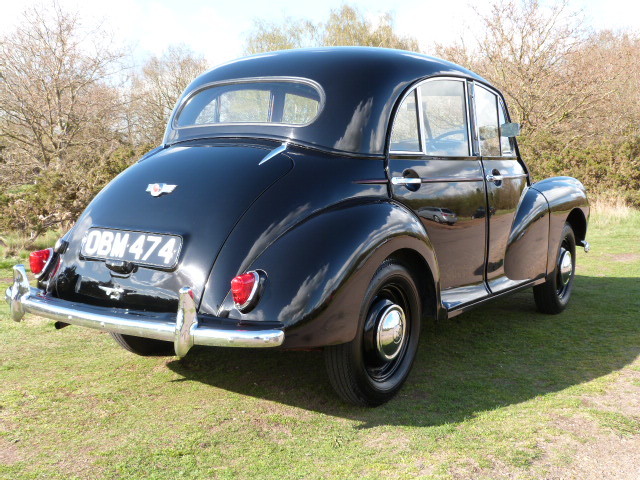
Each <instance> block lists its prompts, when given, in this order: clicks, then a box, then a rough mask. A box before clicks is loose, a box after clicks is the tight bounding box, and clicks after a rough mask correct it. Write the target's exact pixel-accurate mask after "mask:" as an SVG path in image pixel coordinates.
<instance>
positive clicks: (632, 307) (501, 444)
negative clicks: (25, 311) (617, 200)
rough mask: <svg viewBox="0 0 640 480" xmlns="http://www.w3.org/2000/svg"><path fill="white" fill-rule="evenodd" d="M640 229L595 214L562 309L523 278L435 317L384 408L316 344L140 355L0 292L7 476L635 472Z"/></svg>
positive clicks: (1, 471)
mask: <svg viewBox="0 0 640 480" xmlns="http://www.w3.org/2000/svg"><path fill="white" fill-rule="evenodd" d="M639 235H640V212H631V213H629V214H628V215H626V216H621V217H616V218H611V217H609V216H606V215H601V216H596V217H595V218H594V219H593V221H592V224H591V226H590V231H589V235H588V239H589V240H590V242H591V244H592V251H591V252H590V253H589V254H584V253H583V252H582V251H580V253H579V254H578V270H577V275H578V277H577V281H576V287H575V290H574V293H573V298H572V300H571V304H570V306H569V308H568V309H567V310H566V311H565V312H564V313H563V314H561V315H558V316H547V315H542V314H539V313H537V312H536V310H535V307H534V303H533V297H532V294H531V292H530V291H524V292H521V293H518V294H516V295H514V296H512V297H510V298H508V299H504V300H501V301H497V302H496V303H494V304H492V305H488V306H485V307H482V308H479V309H477V310H475V311H473V312H469V313H467V314H464V315H462V316H460V317H457V318H456V319H454V320H451V321H448V322H446V323H442V324H438V325H436V324H430V325H426V326H425V328H424V330H423V332H422V338H421V348H420V351H419V356H418V359H417V361H416V364H415V366H414V368H413V371H412V373H411V376H410V378H409V380H408V382H407V384H406V385H405V387H404V388H403V389H402V391H401V392H400V394H399V395H398V397H397V398H396V399H394V400H393V401H391V402H389V403H388V404H386V405H384V406H382V407H380V408H377V409H362V408H355V407H350V406H347V405H344V404H343V403H341V402H340V401H339V400H338V399H337V398H336V396H335V395H334V393H333V391H332V389H331V387H330V385H329V383H328V379H327V377H326V374H325V372H324V364H323V361H322V354H321V353H320V352H277V351H246V350H232V349H194V350H192V352H191V353H190V354H189V355H188V357H187V358H185V359H184V360H182V361H178V360H176V359H175V358H169V357H165V358H142V357H137V356H134V355H132V354H130V353H128V352H125V351H124V350H122V349H121V348H119V347H118V346H116V344H115V342H114V341H112V340H111V338H110V336H109V335H107V334H104V333H99V332H97V331H92V330H88V329H82V328H76V327H70V328H66V329H64V330H60V331H56V330H54V329H53V325H52V323H53V322H50V321H47V320H42V319H37V318H33V317H31V318H28V320H27V321H26V322H23V323H21V324H16V323H14V322H12V321H10V320H9V319H8V315H7V308H6V305H5V304H4V302H2V306H0V319H2V322H0V345H1V349H0V478H2V479H5V478H6V479H11V480H18V479H40V478H43V479H44V478H46V479H64V480H71V479H101V478H109V479H111V478H114V479H116V478H122V479H129V478H139V479H205V478H206V479H212V478H274V479H276V478H277V479H294V478H327V479H328V478H359V479H380V478H391V479H393V478H416V477H418V478H434V479H448V478H456V479H457V478H461V479H466V478H473V479H483V478H486V479H496V478H523V479H528V478H531V479H538V478H563V479H569V478H576V479H591V478H592V479H604V478H616V479H624V478H629V479H637V478H640V241H639V240H638V237H639ZM13 263H14V262H13V260H11V259H9V260H0V288H1V290H2V293H3V298H4V289H5V288H6V286H7V285H8V283H9V277H10V276H11V272H10V266H11V265H12V264H13Z"/></svg>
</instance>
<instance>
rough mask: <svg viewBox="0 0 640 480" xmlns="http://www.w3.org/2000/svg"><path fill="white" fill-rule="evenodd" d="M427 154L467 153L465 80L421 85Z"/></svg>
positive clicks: (431, 82)
mask: <svg viewBox="0 0 640 480" xmlns="http://www.w3.org/2000/svg"><path fill="white" fill-rule="evenodd" d="M420 96H421V101H422V117H423V118H422V124H423V127H424V132H425V135H426V139H425V146H426V154H427V155H442V156H455V157H460V156H462V157H463V156H468V155H469V135H468V128H467V108H466V100H465V98H466V97H465V83H464V82H461V81H457V80H433V81H429V82H426V83H424V84H423V85H421V86H420Z"/></svg>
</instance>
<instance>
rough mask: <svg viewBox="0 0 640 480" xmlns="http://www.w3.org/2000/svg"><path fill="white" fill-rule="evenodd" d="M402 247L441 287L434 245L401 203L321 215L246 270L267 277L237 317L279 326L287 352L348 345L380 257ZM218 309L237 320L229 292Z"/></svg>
mask: <svg viewBox="0 0 640 480" xmlns="http://www.w3.org/2000/svg"><path fill="white" fill-rule="evenodd" d="M403 249H409V250H413V251H415V252H417V253H418V254H419V255H420V256H421V257H422V258H423V259H424V260H425V262H426V263H427V265H428V268H429V269H430V270H431V274H432V275H433V277H434V278H433V280H434V282H435V284H436V285H438V284H437V282H438V269H437V263H436V259H435V255H434V251H433V247H432V245H431V242H430V241H429V239H428V237H427V234H426V232H425V230H424V227H423V226H422V224H421V223H420V221H419V220H418V219H417V218H416V217H415V216H414V215H413V214H412V213H411V212H410V211H408V210H407V209H406V208H405V207H404V206H402V205H400V204H398V203H395V202H393V201H389V200H381V199H379V198H375V199H359V200H355V201H348V202H344V203H342V204H338V205H335V206H333V207H330V208H328V209H325V210H322V211H321V212H319V213H316V214H314V215H313V216H311V217H309V218H307V219H305V220H304V221H303V222H301V223H299V224H298V225H296V226H295V227H294V228H292V229H290V230H289V231H288V232H286V233H285V234H284V235H282V236H281V237H279V238H278V239H277V240H276V241H275V242H274V243H272V244H271V245H270V246H269V247H268V248H267V249H266V250H265V251H264V252H263V253H262V254H261V255H260V256H259V257H258V258H256V259H255V260H254V261H253V262H252V264H251V265H250V267H249V268H250V269H252V270H262V271H264V272H266V276H267V280H266V284H265V287H264V290H263V292H264V293H263V295H262V298H261V299H260V302H259V303H258V305H257V306H256V308H255V309H254V310H252V311H251V312H249V313H247V314H245V315H242V318H243V319H246V320H248V321H251V320H253V321H260V320H262V321H265V320H266V321H275V320H277V321H278V322H280V323H281V324H283V325H284V327H285V344H284V346H285V347H296V348H300V347H319V346H325V345H332V344H339V343H344V342H348V341H351V340H352V339H353V338H354V337H355V334H356V331H357V327H358V319H359V318H360V310H361V304H362V300H363V298H364V296H365V293H366V291H367V288H368V286H369V283H370V281H371V278H373V275H374V274H375V272H376V270H377V268H378V267H379V266H380V265H381V264H382V262H383V261H384V260H385V258H387V257H388V256H390V255H391V254H393V253H394V252H396V251H398V250H403ZM435 290H436V292H438V291H439V289H438V288H436V289H435ZM438 304H439V299H438ZM222 307H223V308H222V309H223V310H228V311H229V316H230V317H236V315H238V316H240V314H239V312H237V310H235V309H234V308H233V303H232V301H231V298H230V295H228V296H227V298H225V300H224V302H223V306H222Z"/></svg>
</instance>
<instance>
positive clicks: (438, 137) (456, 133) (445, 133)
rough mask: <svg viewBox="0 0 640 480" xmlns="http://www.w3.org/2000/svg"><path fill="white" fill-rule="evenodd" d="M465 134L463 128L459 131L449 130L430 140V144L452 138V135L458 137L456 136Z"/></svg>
mask: <svg viewBox="0 0 640 480" xmlns="http://www.w3.org/2000/svg"><path fill="white" fill-rule="evenodd" d="M465 132H466V130H465V129H464V128H461V129H459V130H451V131H450V132H444V133H442V134H440V135H438V136H437V137H435V138H432V139H431V141H432V142H439V141H440V140H444V139H445V138H447V137H452V136H454V135H458V134H462V135H464V134H465Z"/></svg>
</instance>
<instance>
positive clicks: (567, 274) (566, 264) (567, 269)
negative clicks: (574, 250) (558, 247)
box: [558, 250, 573, 286]
mask: <svg viewBox="0 0 640 480" xmlns="http://www.w3.org/2000/svg"><path fill="white" fill-rule="evenodd" d="M558 266H559V267H560V280H561V281H562V284H563V285H565V286H566V285H568V284H569V281H570V280H571V273H572V271H573V262H572V258H571V252H570V251H569V250H564V251H563V252H560V259H559V260H558Z"/></svg>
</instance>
